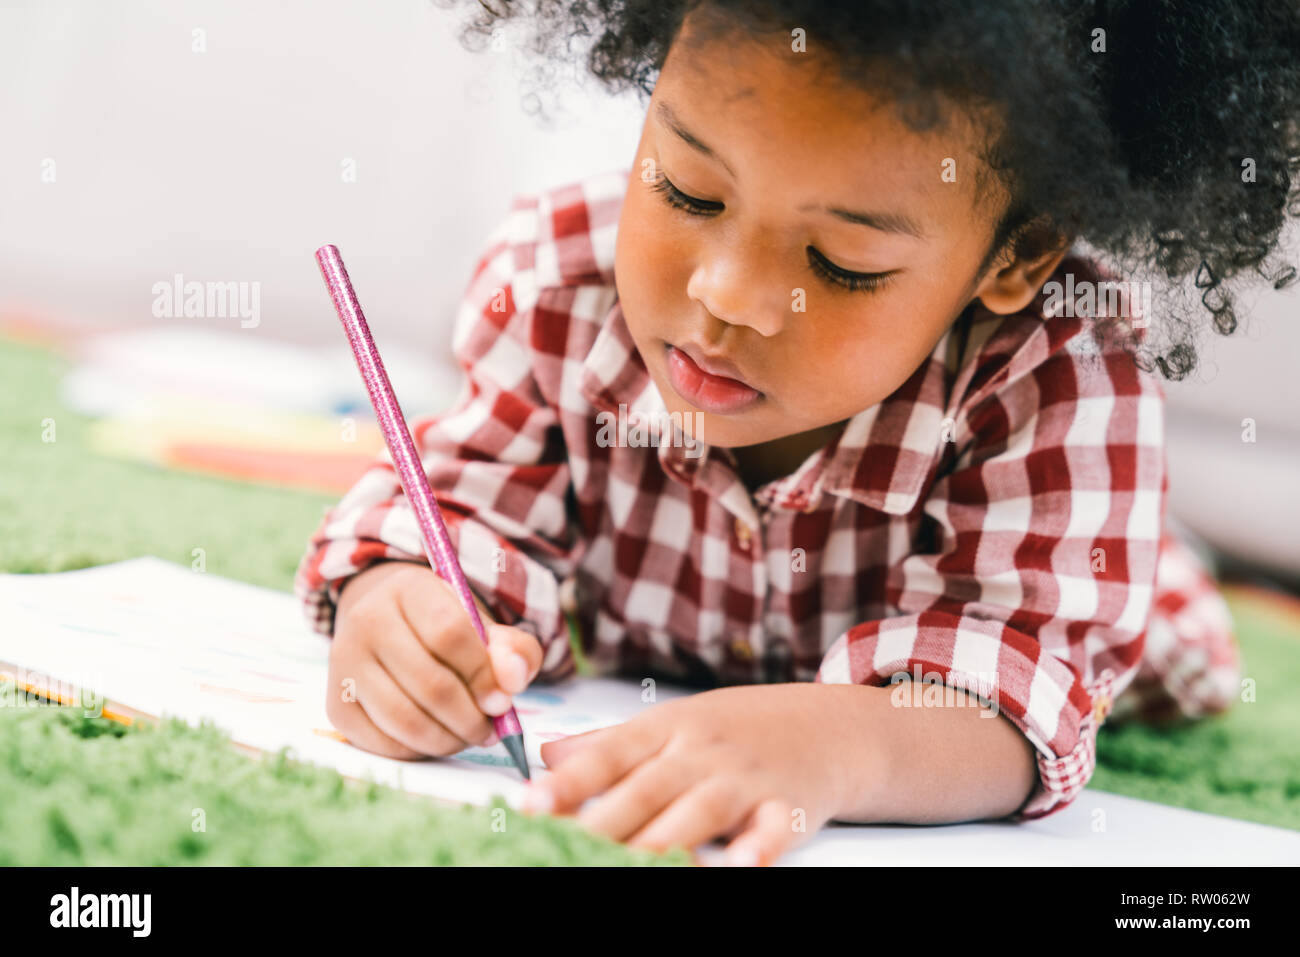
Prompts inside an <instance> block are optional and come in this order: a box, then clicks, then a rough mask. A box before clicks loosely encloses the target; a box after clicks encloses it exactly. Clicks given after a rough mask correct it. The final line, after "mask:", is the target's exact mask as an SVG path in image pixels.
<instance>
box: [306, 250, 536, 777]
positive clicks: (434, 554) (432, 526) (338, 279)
mask: <svg viewBox="0 0 1300 957" xmlns="http://www.w3.org/2000/svg"><path fill="white" fill-rule="evenodd" d="M316 262H317V263H319V264H320V271H321V275H322V276H324V277H325V285H326V286H328V287H329V291H330V298H332V299H333V300H334V311H335V312H337V313H338V314H339V321H340V322H342V323H343V329H344V331H345V332H346V333H347V334H348V344H349V345H351V346H352V354H353V355H355V356H356V358H357V368H358V369H360V370H361V378H362V379H364V380H365V383H366V390H367V391H368V392H369V393H370V404H371V405H373V406H374V407H375V418H377V419H378V420H379V427H380V429H382V430H383V433H384V440H385V441H386V442H387V443H388V450H389V452H391V453H392V456H393V464H394V465H395V466H396V467H397V475H398V478H400V479H401V482H402V488H403V489H404V490H405V492H406V498H407V500H408V501H409V502H410V503H411V508H412V509H413V510H414V511H415V517H416V519H417V520H418V522H419V524H420V533H421V534H422V535H423V536H424V547H425V551H426V552H427V553H428V556H429V559H430V560H431V561H432V562H433V563H434V567H436V568H437V570H438V574H439V575H441V576H442V577H443V578H444V579H445V580H446V581H448V582H450V583H451V586H452V588H453V589H454V590H455V592H456V597H457V598H459V599H460V603H461V605H462V606H463V607H464V609H465V611H466V613H468V615H469V620H470V621H471V622H472V623H473V624H474V630H475V631H477V632H478V636H479V638H480V639H482V641H483V644H484V646H485V647H486V646H487V643H488V639H487V632H486V631H485V630H484V628H483V620H482V619H481V618H480V617H479V613H478V606H477V605H476V604H474V597H473V595H472V594H471V592H470V590H469V583H468V582H467V581H465V573H464V572H463V571H461V567H460V562H459V561H457V559H456V551H455V549H454V548H452V545H451V537H450V536H449V535H448V534H447V526H446V525H445V524H443V521H442V512H441V510H440V509H439V508H438V502H437V499H435V498H434V497H433V489H431V488H429V477H428V476H427V475H425V474H424V467H423V466H422V465H421V464H420V459H419V456H417V455H416V454H415V443H414V442H413V441H412V440H411V433H410V430H409V429H407V427H406V419H405V418H403V417H402V409H401V407H400V406H399V405H398V404H397V396H395V395H394V394H393V387H392V385H390V384H389V382H388V374H387V373H386V372H385V371H384V363H383V360H381V359H380V358H379V350H378V349H376V348H375V342H374V340H373V339H372V338H371V337H370V327H369V326H367V325H366V317H365V314H364V313H362V311H361V303H360V302H358V301H357V294H356V293H355V292H354V291H353V290H352V281H351V280H350V279H348V271H347V270H346V269H345V268H344V267H343V258H342V257H341V256H340V255H339V251H338V247H336V246H322V247H321V248H320V249H318V250H316ZM492 724H493V727H494V728H495V729H496V733H497V735H498V736H499V737H500V738H501V743H502V744H504V745H505V746H506V750H507V751H509V752H510V757H511V758H512V759H513V760H514V762H515V766H516V767H517V768H519V773H520V774H522V775H523V776H524V777H525V778H528V777H529V774H528V758H527V757H526V756H525V755H524V731H523V728H521V727H520V726H519V716H518V715H517V714H516V713H515V709H514V708H513V707H512V708H511V709H510V710H509V711H507V712H506V713H505V714H503V715H500V716H499V717H496V718H494V719H493V721H492Z"/></svg>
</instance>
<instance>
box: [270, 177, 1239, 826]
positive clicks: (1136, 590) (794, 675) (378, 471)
mask: <svg viewBox="0 0 1300 957" xmlns="http://www.w3.org/2000/svg"><path fill="white" fill-rule="evenodd" d="M627 175H628V173H627V171H618V172H610V173H605V174H601V175H597V176H593V177H590V178H588V179H586V180H583V181H581V182H578V183H574V184H570V185H566V186H563V187H559V188H556V189H552V190H548V191H544V192H542V193H539V194H537V195H531V196H525V197H520V198H517V199H516V200H515V202H514V204H513V208H512V210H511V212H510V214H509V216H508V217H507V219H506V221H505V222H504V223H503V224H502V225H501V226H500V227H499V228H497V229H496V230H495V231H494V232H493V233H492V235H491V236H490V238H489V240H488V244H487V249H486V251H485V252H484V254H483V256H482V257H481V259H480V260H479V262H478V265H477V267H476V269H475V272H474V276H473V279H472V281H471V282H470V285H469V289H468V291H467V293H466V295H465V297H464V300H463V303H462V305H461V308H460V311H459V313H458V316H457V319H456V326H455V332H454V335H453V350H454V353H455V356H456V358H457V360H458V361H459V363H460V364H461V366H462V367H463V369H464V372H465V375H466V377H467V381H466V384H465V386H464V388H463V391H462V393H461V396H460V399H459V400H458V402H457V404H456V405H455V406H454V408H452V409H451V410H449V411H446V412H444V413H441V414H438V415H434V416H429V417H425V418H422V419H418V420H416V421H414V422H412V423H411V426H412V432H413V435H414V437H415V441H416V445H417V447H418V448H419V450H420V453H421V456H422V460H423V464H424V467H425V469H426V471H427V472H428V475H429V479H430V483H431V484H432V487H433V489H434V492H435V493H436V494H437V496H438V500H439V503H440V505H441V507H442V511H443V514H444V517H445V519H446V521H447V525H448V528H449V531H450V534H451V536H452V539H453V541H454V542H455V544H456V547H457V552H458V555H459V557H460V561H461V564H462V566H463V568H464V571H465V575H466V577H467V578H468V580H469V582H470V585H471V587H472V588H473V589H474V591H475V592H476V593H477V594H478V596H479V597H480V598H481V599H482V600H483V602H484V603H485V604H486V606H487V607H488V608H489V609H490V610H491V611H492V614H493V616H494V617H495V618H496V620H498V621H500V622H504V623H507V624H513V625H516V626H518V627H520V628H523V629H525V630H527V631H529V632H531V633H533V634H535V635H536V636H537V638H538V639H539V640H540V642H541V644H542V646H543V648H544V664H543V671H542V675H543V676H544V677H553V678H559V677H564V676H567V675H568V674H570V673H571V672H572V670H573V655H572V651H571V649H570V645H569V641H568V629H567V624H566V618H565V611H566V608H565V601H564V599H563V598H562V594H568V593H569V592H568V590H567V589H565V590H562V588H561V584H562V582H566V581H568V580H570V579H571V580H572V586H571V587H572V594H573V595H574V596H575V600H576V612H577V614H576V618H577V621H578V624H579V627H580V630H581V635H582V646H583V650H584V652H585V654H586V656H587V657H588V659H589V661H590V662H591V663H592V664H593V665H594V666H595V667H596V668H597V669H599V670H601V671H617V672H623V673H628V674H632V675H636V676H645V675H650V674H656V675H662V676H666V677H671V678H676V679H678V680H682V681H688V682H692V683H704V684H720V683H721V684H732V683H742V682H781V681H809V680H815V681H822V682H827V683H831V682H834V683H856V684H864V685H888V684H891V682H892V681H896V680H901V676H902V675H907V676H908V677H911V678H917V677H920V678H921V679H922V680H927V679H928V680H933V681H937V682H942V683H944V684H947V685H951V686H953V687H958V688H962V689H967V690H970V691H972V692H976V693H980V694H981V696H982V697H984V698H986V699H987V700H989V701H992V702H995V703H996V706H997V708H998V710H999V711H1000V713H1001V714H1003V715H1005V716H1006V718H1007V719H1009V720H1010V721H1011V722H1012V723H1013V724H1014V725H1015V726H1016V727H1017V728H1019V729H1020V730H1021V732H1023V733H1024V735H1025V736H1026V737H1027V738H1028V739H1029V741H1031V742H1032V743H1033V745H1034V747H1035V749H1036V750H1037V755H1036V757H1037V763H1038V769H1039V772H1040V775H1039V777H1040V780H1039V784H1038V786H1037V787H1036V788H1035V790H1034V793H1033V794H1032V795H1031V796H1030V798H1029V800H1028V801H1027V803H1026V804H1025V805H1024V806H1023V807H1022V808H1021V810H1020V811H1019V812H1018V813H1017V814H1016V816H1015V817H1016V819H1022V818H1033V817H1040V816H1043V815H1045V814H1048V813H1051V812H1053V811H1055V810H1059V809H1060V808H1062V807H1064V806H1065V805H1066V804H1068V803H1069V802H1070V801H1072V800H1073V799H1074V797H1075V796H1076V795H1077V794H1078V793H1079V791H1080V790H1081V789H1082V788H1083V787H1084V785H1085V784H1086V783H1087V781H1088V779H1089V778H1090V777H1091V775H1092V772H1093V768H1094V766H1095V738H1096V731H1097V728H1098V726H1099V725H1100V723H1101V722H1102V721H1103V720H1104V719H1105V716H1106V715H1107V713H1108V712H1109V710H1110V708H1111V703H1112V700H1113V699H1114V697H1115V696H1116V695H1118V694H1119V692H1120V691H1122V690H1124V689H1125V688H1127V687H1129V686H1130V685H1134V683H1135V679H1136V680H1137V681H1138V685H1137V687H1138V688H1139V689H1141V700H1140V701H1139V702H1137V703H1136V704H1133V705H1131V706H1130V709H1129V710H1130V711H1136V712H1138V713H1148V712H1153V711H1158V710H1160V709H1161V708H1166V710H1167V709H1168V707H1169V706H1170V705H1171V703H1172V705H1173V706H1175V707H1174V710H1176V711H1178V712H1180V713H1182V714H1185V715H1197V714H1201V713H1206V712H1209V711H1215V710H1221V709H1222V708H1223V707H1226V706H1227V703H1228V702H1229V701H1230V700H1231V696H1232V694H1233V692H1234V690H1235V684H1236V675H1237V659H1236V655H1235V645H1234V643H1233V638H1232V633H1231V624H1230V621H1229V619H1228V615H1227V611H1226V608H1225V606H1224V605H1223V602H1222V599H1220V598H1219V596H1218V593H1217V591H1216V590H1215V588H1214V585H1213V582H1212V581H1211V580H1210V579H1209V577H1208V576H1207V574H1206V573H1205V571H1204V570H1203V568H1202V567H1201V565H1200V564H1199V562H1198V560H1197V559H1196V557H1195V556H1194V555H1193V554H1192V553H1191V552H1190V550H1188V549H1187V548H1186V547H1185V546H1183V545H1182V544H1181V543H1179V542H1178V541H1177V540H1176V539H1174V538H1173V537H1172V536H1170V535H1169V534H1168V533H1167V532H1165V530H1164V507H1165V490H1166V485H1167V483H1166V476H1165V457H1164V445H1163V438H1164V437H1163V424H1164V423H1163V392H1162V390H1161V388H1160V385H1159V383H1158V382H1157V381H1156V380H1155V379H1154V378H1153V377H1151V376H1149V375H1146V374H1144V373H1141V372H1139V370H1138V369H1137V368H1136V367H1135V366H1134V364H1133V362H1132V360H1131V358H1130V357H1129V356H1128V355H1126V354H1124V353H1123V352H1122V351H1120V350H1119V349H1118V347H1114V346H1107V345H1104V344H1099V343H1098V341H1097V340H1096V338H1095V337H1094V336H1092V335H1090V334H1089V331H1088V323H1087V320H1084V319H1080V318H1068V317H1066V316H1055V317H1050V318H1048V317H1045V315H1044V305H1045V299H1046V297H1045V296H1044V295H1042V294H1040V296H1039V297H1038V300H1037V301H1036V302H1035V303H1033V304H1032V305H1031V306H1030V307H1029V308H1027V309H1026V310H1025V311H1023V312H1020V313H1018V314H1016V315H1010V316H1000V315H996V314H994V313H991V312H989V311H987V310H985V309H983V308H982V307H981V306H979V304H978V303H977V304H974V305H973V306H972V307H971V308H970V309H969V310H967V312H966V313H965V314H964V315H963V317H962V318H961V319H959V320H958V321H957V322H956V323H954V325H953V326H952V327H951V328H950V329H949V331H948V332H947V333H945V335H944V336H943V338H941V339H940V341H939V343H938V344H937V345H936V347H935V349H934V352H933V353H932V355H931V356H930V357H929V358H928V359H927V360H926V361H925V362H924V363H923V364H922V365H921V366H920V367H919V368H918V369H917V370H916V372H915V373H914V374H913V375H912V376H911V378H909V379H908V380H907V381H906V382H905V383H904V384H903V385H902V386H901V387H900V388H899V389H898V390H897V391H896V392H895V393H894V394H893V395H891V396H889V397H888V398H887V399H885V400H884V401H882V402H881V403H879V404H878V405H876V406H874V407H873V408H870V409H867V410H865V411H863V412H861V413H859V414H858V415H856V416H854V417H853V418H852V419H850V420H849V421H848V423H847V424H846V425H845V426H844V428H843V430H842V432H841V433H840V434H839V435H838V437H837V438H836V439H834V440H832V441H831V442H830V443H829V444H828V445H827V446H826V447H824V448H823V449H821V450H819V451H817V452H816V453H814V454H812V455H811V456H810V457H809V458H808V459H806V460H805V461H804V462H803V464H802V465H800V466H799V468H798V469H796V470H795V471H794V472H793V473H792V474H790V475H787V476H785V477H782V478H778V479H775V480H773V481H770V482H768V483H767V484H765V485H763V486H761V487H760V488H758V489H757V491H756V492H755V493H754V494H753V495H751V494H750V492H749V491H748V490H747V489H746V487H745V485H744V484H743V483H742V481H741V480H740V478H739V477H738V475H737V471H736V468H735V462H734V459H733V458H732V457H731V454H730V452H729V450H727V449H724V448H720V447H711V446H708V445H707V436H703V437H702V438H703V439H704V440H705V444H703V446H702V447H696V448H694V449H691V448H690V447H689V446H685V445H683V444H682V443H681V442H664V443H662V444H659V445H658V446H657V447H656V446H641V447H637V446H634V445H631V444H628V443H625V444H622V445H620V444H611V443H609V442H608V441H607V440H606V439H607V437H608V435H609V430H608V429H604V430H603V432H602V429H601V427H600V425H599V424H598V421H597V418H596V417H597V414H598V413H600V412H608V413H611V414H613V415H615V416H617V414H618V412H619V407H620V405H622V406H624V407H625V410H626V414H627V415H629V416H632V417H634V418H635V415H636V414H637V413H640V414H644V415H647V416H665V415H666V414H667V410H666V407H665V405H664V402H663V399H662V397H661V396H660V394H659V392H658V390H657V389H656V387H655V385H654V383H653V381H652V380H651V379H650V377H649V374H648V373H647V371H646V368H645V365H644V363H643V362H642V361H641V358H640V356H639V354H638V353H637V351H636V349H635V346H634V344H633V341H632V338H631V336H630V335H629V332H628V329H627V326H626V324H625V322H624V319H623V315H622V311H621V308H620V305H619V301H618V294H617V291H616V288H615V284H614V240H615V233H616V229H617V226H618V218H619V210H620V206H621V203H622V198H623V195H624V192H625V188H626V184H627ZM1094 269H1095V267H1094V266H1092V265H1091V264H1090V263H1089V261H1087V260H1086V259H1083V258H1080V257H1077V256H1071V257H1069V258H1067V259H1066V261H1065V262H1064V263H1062V265H1061V267H1060V269H1059V270H1058V272H1057V274H1056V275H1055V276H1054V277H1053V278H1054V279H1055V280H1058V281H1062V282H1064V278H1063V277H1064V275H1065V273H1067V272H1072V273H1073V274H1074V279H1075V281H1076V283H1077V282H1078V281H1079V280H1080V279H1087V278H1089V277H1093V278H1095V277H1096V276H1097V273H1096V272H1094ZM660 421H662V420H660ZM384 559H404V560H409V561H422V562H423V561H427V559H425V557H424V549H423V547H422V544H421V540H420V533H419V530H418V527H417V525H416V522H415V519H414V516H413V513H412V511H411V509H410V507H409V505H408V504H407V502H406V500H405V497H404V495H403V492H402V489H401V486H400V483H399V481H398V478H397V476H396V473H395V472H394V470H393V468H392V465H391V458H390V457H389V456H388V454H387V453H384V454H383V455H381V456H380V457H379V458H378V459H377V460H376V463H375V465H374V467H372V468H371V469H370V470H369V471H367V472H366V473H365V474H364V475H363V476H362V477H361V479H360V480H359V481H358V482H357V483H356V485H355V486H354V487H353V488H352V489H351V490H350V491H349V492H348V493H347V494H346V495H345V496H344V497H343V499H342V500H341V501H340V502H339V503H338V504H337V505H336V506H334V507H333V508H331V509H329V510H328V511H327V513H326V515H325V517H324V519H323V521H322V522H321V524H320V526H319V528H318V529H317V531H316V532H315V534H314V535H313V536H312V538H311V541H310V543H309V545H308V548H307V551H306V554H305V555H304V557H303V560H302V563H301V565H300V567H299V569H298V574H297V577H296V580H295V591H296V593H297V594H298V596H299V597H300V598H301V599H302V601H303V603H304V607H305V610H306V613H307V615H308V617H309V619H310V621H311V622H312V625H313V627H314V628H316V629H317V630H318V631H320V632H322V633H324V634H327V635H328V634H331V633H332V629H333V621H334V612H335V606H336V602H337V599H338V593H339V590H340V588H341V586H342V585H343V584H344V583H345V581H346V579H348V578H349V577H350V576H352V575H355V574H356V573H357V572H358V571H360V570H361V569H364V568H366V567H367V566H369V565H371V564H373V563H375V562H377V561H380V560H384ZM1148 634H1158V635H1159V636H1160V642H1161V649H1160V653H1161V656H1162V657H1161V659H1160V660H1159V661H1158V662H1156V663H1155V664H1152V663H1151V662H1144V658H1143V646H1144V639H1145V638H1146V636H1147V635H1148ZM1172 675H1177V680H1171V679H1170V676H1172ZM917 690H918V691H919V690H920V689H917ZM1132 699H1133V696H1132V695H1129V696H1126V698H1125V699H1121V703H1124V702H1125V701H1129V700H1132Z"/></svg>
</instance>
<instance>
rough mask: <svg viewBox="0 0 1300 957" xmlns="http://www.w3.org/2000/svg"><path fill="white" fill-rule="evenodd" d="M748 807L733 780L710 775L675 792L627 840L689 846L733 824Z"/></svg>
mask: <svg viewBox="0 0 1300 957" xmlns="http://www.w3.org/2000/svg"><path fill="white" fill-rule="evenodd" d="M752 807H753V805H752V804H751V803H750V802H749V801H747V800H746V799H745V797H744V795H742V794H741V793H740V790H739V788H738V787H737V784H736V782H735V781H734V780H732V779H729V778H724V777H716V776H715V777H710V778H708V779H706V780H703V781H698V782H696V783H695V784H694V785H692V786H691V787H690V788H688V789H687V790H686V791H685V792H684V793H683V794H681V795H679V796H678V797H677V799H676V800H674V801H673V802H672V803H671V804H670V805H669V806H668V807H667V808H666V809H665V810H664V811H662V812H661V813H660V814H658V815H656V816H655V818H654V819H653V820H651V821H650V823H649V824H647V825H646V826H645V827H643V828H642V829H641V830H640V831H638V832H637V833H636V834H634V835H633V836H632V838H631V839H630V840H629V841H628V842H627V843H628V844H629V845H630V846H632V847H641V848H645V849H647V850H654V851H666V850H668V849H669V848H670V847H678V846H680V847H685V848H687V849H693V848H694V847H696V846H697V845H699V844H703V843H704V842H705V841H710V840H712V839H713V838H715V837H717V836H718V835H719V834H722V833H725V832H726V831H727V830H728V829H729V828H731V827H734V826H735V824H736V822H737V821H740V820H742V819H743V818H744V817H745V816H746V815H747V814H748V813H749V812H750V810H751V808H752Z"/></svg>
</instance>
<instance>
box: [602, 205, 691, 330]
mask: <svg viewBox="0 0 1300 957" xmlns="http://www.w3.org/2000/svg"><path fill="white" fill-rule="evenodd" d="M639 187H640V184H635V185H634V186H633V187H632V189H631V191H630V192H629V194H628V196H627V197H626V199H625V200H624V203H623V213H622V216H621V217H620V219H619V224H618V237H617V240H616V245H615V252H614V274H615V277H616V280H617V285H618V295H619V299H620V300H622V302H623V305H624V312H625V313H627V314H628V321H629V323H631V322H633V321H644V320H645V318H646V310H647V307H648V308H649V309H650V311H651V313H650V314H652V315H653V314H654V312H656V311H657V312H662V309H660V310H655V309H654V307H655V306H656V305H657V304H666V303H672V302H680V301H682V300H684V299H685V296H686V285H687V282H688V280H689V278H690V267H689V263H690V255H689V252H690V250H689V247H688V246H687V245H686V243H685V242H684V241H683V237H682V236H681V234H680V230H679V229H677V228H675V224H674V223H673V221H672V220H671V219H670V218H669V217H666V216H665V215H664V214H663V211H662V210H660V209H658V208H657V206H656V204H655V202H654V200H653V197H647V196H645V195H644V193H645V190H644V188H639ZM664 318H666V317H664Z"/></svg>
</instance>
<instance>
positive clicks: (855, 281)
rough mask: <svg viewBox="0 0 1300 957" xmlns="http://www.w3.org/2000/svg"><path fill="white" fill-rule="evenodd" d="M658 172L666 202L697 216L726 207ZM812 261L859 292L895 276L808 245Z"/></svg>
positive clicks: (657, 185) (829, 278)
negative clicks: (842, 261) (837, 260)
mask: <svg viewBox="0 0 1300 957" xmlns="http://www.w3.org/2000/svg"><path fill="white" fill-rule="evenodd" d="M656 172H657V175H656V177H655V180H654V182H653V183H651V184H650V188H651V189H653V190H654V191H655V192H657V193H659V194H660V195H661V196H663V198H664V202H666V203H667V204H668V205H669V206H672V207H673V208H675V209H680V210H684V211H685V212H688V213H691V214H692V215H695V216H708V215H710V214H711V213H717V212H720V211H721V210H722V209H723V205H722V203H717V202H713V201H711V200H707V199H696V198H695V197H694V196H689V195H687V194H686V193H683V192H682V191H681V190H680V189H678V188H677V187H676V186H674V185H673V184H672V182H671V181H670V180H669V179H668V177H667V176H666V175H664V171H663V170H657V171H656ZM808 260H809V262H810V263H811V264H812V267H813V269H814V270H816V271H817V272H818V273H820V274H821V275H822V276H823V277H824V278H825V279H826V280H827V281H829V282H831V283H834V284H835V285H837V286H842V287H844V288H845V289H851V290H855V291H870V290H872V289H878V288H879V287H880V286H882V285H884V284H885V283H886V282H888V281H889V279H890V277H892V276H893V273H892V272H877V273H864V272H850V271H849V270H847V269H841V268H840V267H839V266H837V265H835V264H834V263H833V262H831V261H830V260H829V259H827V258H826V257H825V256H823V255H822V254H821V253H819V252H818V251H817V250H816V249H814V248H813V247H812V246H809V247H808Z"/></svg>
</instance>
